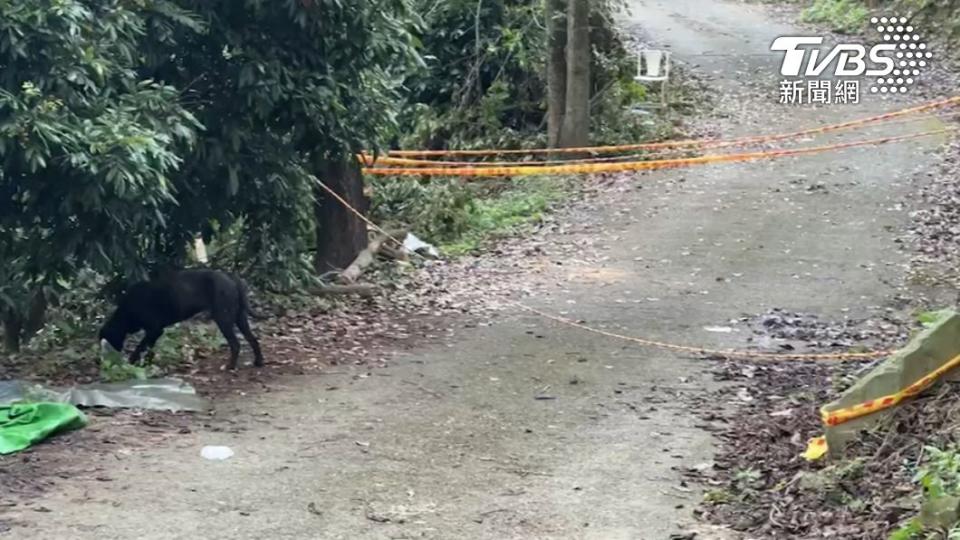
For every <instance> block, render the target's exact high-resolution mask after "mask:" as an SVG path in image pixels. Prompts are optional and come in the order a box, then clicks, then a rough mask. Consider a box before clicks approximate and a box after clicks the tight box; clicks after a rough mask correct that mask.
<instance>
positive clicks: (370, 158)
mask: <svg viewBox="0 0 960 540" xmlns="http://www.w3.org/2000/svg"><path fill="white" fill-rule="evenodd" d="M958 117H960V113H948V114H928V115H923V116H917V117H913V118H903V119H900V120H895V121H890V122H885V123H883V124H881V125H882V126H892V125H901V124H907V123H917V122H926V121H931V120H937V121H941V122H946V121H949V120H952V119H955V118H958ZM720 142H721V143H722V144H717V143H704V144H703V145H702V146H698V147H696V148H687V149H684V148H677V149H670V148H667V149H662V150H648V151H645V152H634V153H627V154H620V155H613V156H597V157H589V158H566V159H553V160H528V159H523V160H520V161H516V160H515V161H449V160H438V159H414V158H401V157H391V156H389V155H380V156H374V155H371V154H367V153H361V154H358V155H357V160H358V161H359V162H360V163H361V164H362V165H364V166H366V167H374V166H383V165H386V166H389V165H401V166H403V165H406V166H410V167H473V166H476V167H495V166H499V167H503V166H515V165H522V166H532V165H538V166H539V165H563V164H571V163H605V162H615V161H631V160H633V161H639V160H641V159H650V158H652V157H658V156H670V155H675V154H678V153H682V152H697V151H699V150H701V149H704V148H720V147H726V146H735V145H737V146H760V145H764V144H769V141H756V142H746V143H742V144H740V143H737V142H736V141H720Z"/></svg>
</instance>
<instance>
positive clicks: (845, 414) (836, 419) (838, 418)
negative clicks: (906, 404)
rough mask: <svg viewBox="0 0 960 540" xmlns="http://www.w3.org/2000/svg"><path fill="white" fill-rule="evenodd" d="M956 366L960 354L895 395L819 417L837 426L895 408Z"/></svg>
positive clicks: (822, 413) (824, 412)
mask: <svg viewBox="0 0 960 540" xmlns="http://www.w3.org/2000/svg"><path fill="white" fill-rule="evenodd" d="M957 366H960V354H958V355H957V356H954V357H953V358H952V359H950V360H949V361H948V362H947V363H945V364H943V365H942V366H940V367H939V368H937V369H935V370H934V371H932V372H930V373H929V374H927V375H926V376H924V377H922V378H921V379H920V380H919V381H916V382H915V383H913V384H911V385H910V386H908V387H906V388H904V389H903V390H901V391H899V392H897V393H894V394H890V395H888V396H883V397H879V398H877V399H871V400H870V401H865V402H863V403H860V404H857V405H854V406H852V407H847V408H844V409H837V410H835V411H830V412H827V411H823V410H821V411H820V417H821V419H822V420H823V423H824V424H826V425H828V426H839V425H840V424H843V423H846V422H849V421H851V420H856V419H857V418H860V417H863V416H867V415H869V414H873V413H875V412H877V411H882V410H884V409H889V408H891V407H896V406H897V405H898V404H899V403H900V402H902V401H903V400H905V399H909V398H912V397H914V396H916V395H917V394H919V393H920V392H923V391H924V390H926V389H927V388H929V387H930V385H932V384H933V383H934V382H936V380H937V379H939V378H940V377H943V376H944V375H945V374H946V373H947V372H949V371H950V370H952V369H953V368H955V367H957Z"/></svg>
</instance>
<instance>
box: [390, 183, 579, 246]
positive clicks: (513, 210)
mask: <svg viewBox="0 0 960 540" xmlns="http://www.w3.org/2000/svg"><path fill="white" fill-rule="evenodd" d="M573 182H574V178H573V177H562V176H549V177H539V176H538V177H529V178H518V179H511V180H484V181H482V182H462V181H459V180H456V179H446V180H444V179H434V180H427V181H421V182H418V181H415V180H411V179H408V178H392V179H383V180H377V181H374V182H373V183H372V187H373V200H372V210H373V214H374V216H375V217H376V219H377V220H378V221H380V222H382V223H387V224H390V225H397V224H400V225H404V226H406V227H409V228H410V230H411V231H412V232H413V233H414V234H416V235H418V236H421V237H422V238H424V239H425V240H427V241H429V242H432V243H433V244H436V245H437V246H439V247H440V249H441V251H443V252H444V253H445V254H447V255H451V256H458V255H463V254H466V253H470V252H473V251H476V250H478V249H480V248H481V247H482V245H483V244H484V243H485V242H489V241H491V240H493V239H495V238H498V237H504V236H512V235H516V234H518V233H519V232H521V231H522V230H523V229H524V228H525V227H528V226H530V225H532V224H534V223H538V222H540V221H541V220H542V219H543V216H544V215H545V214H546V213H547V212H549V210H550V208H551V207H552V206H553V205H555V204H556V203H557V202H559V201H561V200H563V199H564V198H566V197H567V196H568V195H569V194H570V193H572V191H573V187H574V183H573Z"/></svg>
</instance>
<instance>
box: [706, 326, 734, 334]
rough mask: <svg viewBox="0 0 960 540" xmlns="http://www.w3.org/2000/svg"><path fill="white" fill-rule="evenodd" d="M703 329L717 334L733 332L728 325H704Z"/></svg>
mask: <svg viewBox="0 0 960 540" xmlns="http://www.w3.org/2000/svg"><path fill="white" fill-rule="evenodd" d="M703 329H704V330H706V331H707V332H717V333H719V334H729V333H730V332H733V328H730V327H729V326H704V327H703Z"/></svg>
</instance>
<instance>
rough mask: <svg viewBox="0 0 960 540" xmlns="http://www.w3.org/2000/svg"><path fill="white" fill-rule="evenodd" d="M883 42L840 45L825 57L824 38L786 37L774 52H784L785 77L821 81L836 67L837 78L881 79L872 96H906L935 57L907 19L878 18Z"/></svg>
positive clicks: (776, 42)
mask: <svg viewBox="0 0 960 540" xmlns="http://www.w3.org/2000/svg"><path fill="white" fill-rule="evenodd" d="M870 22H871V23H872V24H874V25H876V30H877V32H879V33H880V35H881V36H883V41H882V42H881V43H878V44H876V45H873V46H872V47H869V48H868V47H866V46H864V45H861V44H858V43H840V44H838V45H835V46H834V47H832V48H831V49H830V50H829V51H827V52H826V54H823V50H822V46H823V42H824V38H823V37H821V36H783V37H779V38H777V39H776V40H774V42H773V44H772V45H771V46H770V49H771V50H773V51H781V52H783V63H782V64H781V65H780V74H781V75H783V76H784V77H820V76H821V75H823V74H824V72H825V71H826V69H827V68H828V67H830V66H834V68H833V75H834V76H836V77H864V76H866V77H877V79H876V80H875V81H873V82H871V87H870V91H871V92H874V93H876V92H883V93H887V92H890V93H896V92H901V93H902V92H906V91H907V89H908V87H910V86H911V85H913V84H914V83H915V82H916V78H917V77H918V76H919V75H920V73H921V71H922V70H923V68H925V67H927V65H928V62H929V60H930V59H931V58H932V57H933V54H932V53H931V52H930V51H929V50H927V44H926V43H924V42H922V41H921V38H920V35H919V34H918V33H916V31H915V29H914V27H913V26H911V25H909V24H908V19H907V18H906V17H880V18H878V17H874V18H872V19H871V20H870Z"/></svg>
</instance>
